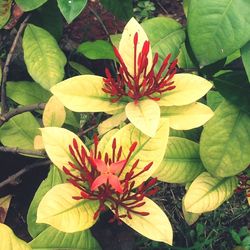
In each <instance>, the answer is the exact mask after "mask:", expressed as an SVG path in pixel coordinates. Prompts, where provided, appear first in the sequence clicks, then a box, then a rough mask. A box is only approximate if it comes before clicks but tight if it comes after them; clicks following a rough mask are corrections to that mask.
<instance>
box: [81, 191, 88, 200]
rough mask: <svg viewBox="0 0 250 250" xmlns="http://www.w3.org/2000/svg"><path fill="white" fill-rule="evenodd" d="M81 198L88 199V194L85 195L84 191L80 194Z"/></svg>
mask: <svg viewBox="0 0 250 250" xmlns="http://www.w3.org/2000/svg"><path fill="white" fill-rule="evenodd" d="M81 196H82V197H83V198H84V199H88V198H89V194H87V193H86V192H84V191H82V192H81Z"/></svg>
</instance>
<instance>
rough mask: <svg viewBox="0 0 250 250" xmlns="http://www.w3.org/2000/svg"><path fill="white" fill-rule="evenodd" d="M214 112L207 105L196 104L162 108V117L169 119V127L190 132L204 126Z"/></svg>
mask: <svg viewBox="0 0 250 250" xmlns="http://www.w3.org/2000/svg"><path fill="white" fill-rule="evenodd" d="M213 114H214V113H213V111H212V110H211V109H210V108H209V107H208V106H206V105H204V104H202V103H199V102H195V103H192V104H188V105H185V106H172V107H161V116H162V117H167V118H169V126H170V127H171V128H173V129H175V130H188V129H193V128H197V127H200V126H202V125H204V124H205V123H206V122H207V121H208V120H209V119H210V118H211V117H212V116H213Z"/></svg>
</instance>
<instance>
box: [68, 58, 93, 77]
mask: <svg viewBox="0 0 250 250" xmlns="http://www.w3.org/2000/svg"><path fill="white" fill-rule="evenodd" d="M69 65H70V66H71V67H72V68H73V69H74V70H76V71H77V72H78V73H79V74H80V75H94V73H93V72H92V71H91V70H90V69H88V68H86V67H85V66H84V65H82V64H80V63H77V62H73V61H69Z"/></svg>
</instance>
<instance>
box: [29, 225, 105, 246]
mask: <svg viewBox="0 0 250 250" xmlns="http://www.w3.org/2000/svg"><path fill="white" fill-rule="evenodd" d="M29 245H30V246H31V247H32V249H33V250H36V249H37V250H41V249H43V250H50V249H67V250H76V249H79V250H100V249H101V248H100V246H99V244H98V242H97V241H96V240H95V238H94V237H93V236H92V235H91V232H90V231H89V230H85V231H83V232H77V233H64V232H61V231H58V230H56V229H55V228H53V227H48V228H47V229H45V230H44V231H43V232H42V233H41V234H39V235H38V236H37V237H36V238H35V239H33V240H32V241H31V242H30V243H29Z"/></svg>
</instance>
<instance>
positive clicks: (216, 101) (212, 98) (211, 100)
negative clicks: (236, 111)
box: [207, 91, 224, 111]
mask: <svg viewBox="0 0 250 250" xmlns="http://www.w3.org/2000/svg"><path fill="white" fill-rule="evenodd" d="M223 100H224V98H223V96H222V95H221V94H220V93H219V92H218V91H209V92H208V93H207V105H208V106H209V107H210V108H211V109H212V110H213V111H215V110H216V109H217V107H218V106H219V105H220V104H221V103H222V102H223Z"/></svg>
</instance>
